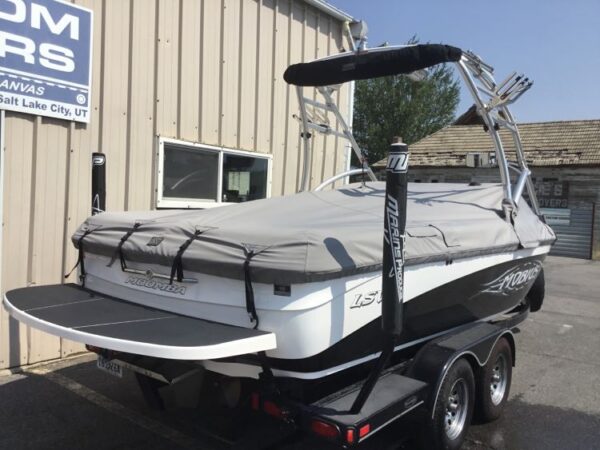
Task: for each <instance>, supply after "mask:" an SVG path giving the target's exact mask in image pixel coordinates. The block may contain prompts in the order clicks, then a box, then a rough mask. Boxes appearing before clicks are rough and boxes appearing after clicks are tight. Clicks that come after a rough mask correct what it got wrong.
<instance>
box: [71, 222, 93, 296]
mask: <svg viewBox="0 0 600 450" xmlns="http://www.w3.org/2000/svg"><path fill="white" fill-rule="evenodd" d="M92 231H94V229H92V228H88V229H87V230H85V231H84V232H83V234H82V235H81V236H80V237H79V239H78V240H77V262H76V263H75V265H74V266H73V268H72V269H71V270H70V271H69V273H67V274H66V275H65V278H69V277H70V276H71V274H72V273H73V271H74V270H75V269H77V267H78V266H79V267H81V269H80V273H79V279H80V280H81V286H82V287H85V258H84V253H83V239H85V237H86V236H87V235H88V234H90V233H91V232H92Z"/></svg>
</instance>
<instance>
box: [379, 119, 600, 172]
mask: <svg viewBox="0 0 600 450" xmlns="http://www.w3.org/2000/svg"><path fill="white" fill-rule="evenodd" d="M519 132H520V133H521V141H522V142H523V148H524V151H525V158H526V160H527V162H528V164H529V165H531V166H559V165H561V166H562V165H600V120H569V121H562V122H537V123H523V124H520V125H519ZM500 136H501V138H502V142H503V143H504V148H505V150H506V152H507V156H508V159H510V160H515V159H516V156H515V148H514V145H513V142H512V138H511V136H510V134H509V132H508V130H506V129H502V130H501V131H500ZM493 150H494V146H493V144H492V140H491V138H490V137H489V135H488V133H486V132H485V131H484V130H483V127H482V126H481V125H451V126H449V127H446V128H442V129H441V130H439V131H437V132H435V133H433V134H431V135H429V136H427V137H425V138H423V139H421V140H420V141H419V142H417V143H414V144H412V145H411V146H410V164H411V165H412V166H443V167H450V166H460V167H465V166H466V155H467V153H475V152H491V151H493ZM385 164H386V161H385V159H384V160H381V161H379V162H377V163H376V164H374V166H375V167H384V166H385Z"/></svg>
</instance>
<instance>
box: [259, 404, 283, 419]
mask: <svg viewBox="0 0 600 450" xmlns="http://www.w3.org/2000/svg"><path fill="white" fill-rule="evenodd" d="M263 411H264V412H266V413H267V414H268V415H270V416H273V417H277V418H278V419H282V418H283V416H284V414H283V410H282V409H281V408H280V407H279V406H277V405H276V404H275V403H273V402H271V401H269V400H265V401H264V402H263Z"/></svg>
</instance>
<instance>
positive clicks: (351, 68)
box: [283, 44, 462, 86]
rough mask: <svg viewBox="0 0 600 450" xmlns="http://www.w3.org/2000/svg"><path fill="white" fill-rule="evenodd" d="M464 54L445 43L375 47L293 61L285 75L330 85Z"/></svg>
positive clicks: (293, 79)
mask: <svg viewBox="0 0 600 450" xmlns="http://www.w3.org/2000/svg"><path fill="white" fill-rule="evenodd" d="M461 56H462V50H461V49H460V48H457V47H452V46H450V45H442V44H418V45H407V46H405V47H391V48H375V49H370V50H365V51H359V52H347V53H342V54H340V55H336V56H333V57H328V58H324V59H319V60H316V61H312V62H308V63H299V64H292V65H291V66H289V67H288V68H287V70H286V71H285V73H284V74H283V78H284V79H285V81H287V82H288V83H289V84H294V85H296V86H329V85H332V84H340V83H345V82H347V81H352V80H366V79H369V78H377V77H385V76H388V75H398V74H408V73H411V72H414V71H415V70H420V69H426V68H427V67H431V66H435V65H436V64H441V63H446V62H456V61H458V60H460V57H461Z"/></svg>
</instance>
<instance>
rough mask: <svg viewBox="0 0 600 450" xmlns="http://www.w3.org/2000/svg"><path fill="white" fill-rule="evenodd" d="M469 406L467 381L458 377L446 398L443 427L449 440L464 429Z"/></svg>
mask: <svg viewBox="0 0 600 450" xmlns="http://www.w3.org/2000/svg"><path fill="white" fill-rule="evenodd" d="M468 407H469V391H468V389H467V382H466V381H465V380H464V379H463V378H459V379H458V380H456V381H455V382H454V384H453V385H452V389H450V394H449V395H448V398H447V399H446V415H445V417H444V419H445V421H444V429H445V431H446V436H448V438H449V439H450V440H454V439H456V438H457V437H458V436H459V435H460V434H461V433H462V431H463V430H464V428H465V423H466V421H467V409H468Z"/></svg>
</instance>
